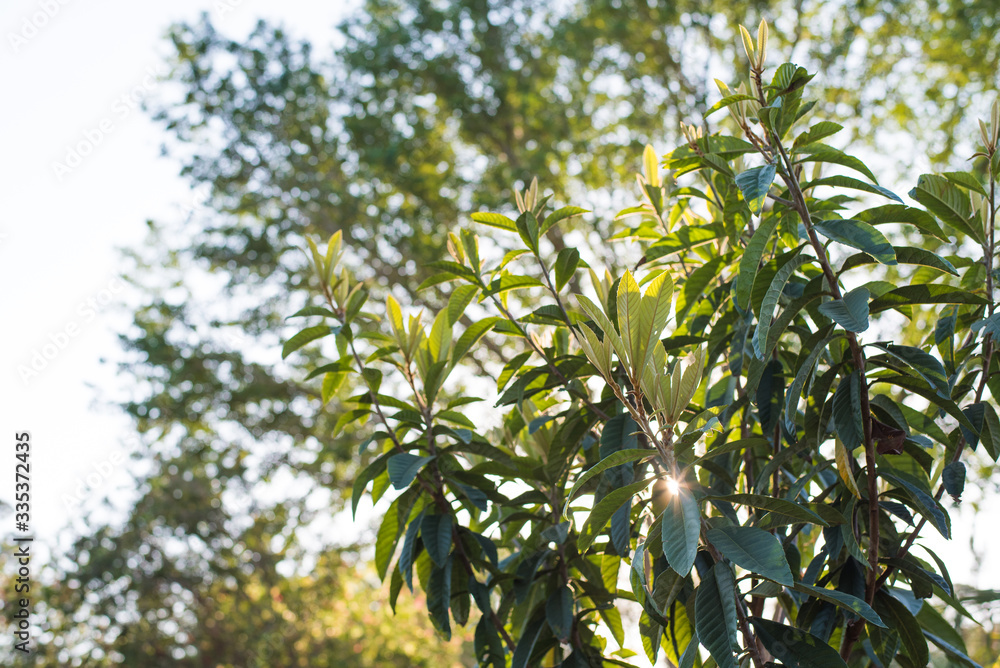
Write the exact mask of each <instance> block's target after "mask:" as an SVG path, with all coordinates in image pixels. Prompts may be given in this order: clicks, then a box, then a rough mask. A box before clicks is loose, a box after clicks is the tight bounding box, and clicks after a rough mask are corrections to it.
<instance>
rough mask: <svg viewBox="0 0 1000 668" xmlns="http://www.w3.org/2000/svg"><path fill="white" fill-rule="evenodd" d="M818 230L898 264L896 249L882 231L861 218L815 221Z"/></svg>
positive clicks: (828, 237) (889, 262) (880, 259)
mask: <svg viewBox="0 0 1000 668" xmlns="http://www.w3.org/2000/svg"><path fill="white" fill-rule="evenodd" d="M813 227H814V228H816V231H817V232H819V233H820V234H822V235H823V236H825V237H826V238H827V239H831V240H833V241H836V242H838V243H841V244H844V245H845V246H850V247H851V248H857V249H858V250H860V251H864V252H865V253H868V254H869V255H871V256H872V257H873V258H875V259H876V260H878V261H879V262H881V263H882V264H887V265H893V264H896V251H895V250H893V248H892V245H891V244H890V243H889V242H888V241H887V240H886V238H885V237H884V236H882V233H881V232H879V231H878V230H876V229H875V228H874V227H872V226H871V225H869V224H868V223H863V222H861V221H860V220H854V219H850V218H847V219H844V220H820V221H816V222H815V223H813Z"/></svg>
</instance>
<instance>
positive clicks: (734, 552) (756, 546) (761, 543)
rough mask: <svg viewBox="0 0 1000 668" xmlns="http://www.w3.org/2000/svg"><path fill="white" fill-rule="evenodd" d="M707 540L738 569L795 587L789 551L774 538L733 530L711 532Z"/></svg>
mask: <svg viewBox="0 0 1000 668" xmlns="http://www.w3.org/2000/svg"><path fill="white" fill-rule="evenodd" d="M707 536H708V541H709V542H710V543H712V545H714V546H715V547H716V548H717V549H718V550H719V552H721V553H722V554H723V556H725V557H726V558H727V559H729V560H730V561H732V562H733V563H734V564H736V565H737V566H741V567H743V568H745V569H747V570H748V571H750V572H751V573H755V574H757V575H761V576H763V577H765V578H767V579H768V580H774V581H775V582H777V583H779V584H783V585H785V586H787V587H791V586H792V585H793V584H794V583H795V580H793V579H792V572H791V570H790V569H789V568H788V560H787V559H786V558H785V551H784V550H783V549H782V548H781V543H780V542H779V541H778V539H777V538H775V537H774V535H772V534H769V533H768V532H766V531H764V530H762V529H757V528H754V527H740V526H729V527H722V528H719V529H711V530H710V531H709V532H708V534H707Z"/></svg>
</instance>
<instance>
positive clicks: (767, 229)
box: [736, 216, 780, 311]
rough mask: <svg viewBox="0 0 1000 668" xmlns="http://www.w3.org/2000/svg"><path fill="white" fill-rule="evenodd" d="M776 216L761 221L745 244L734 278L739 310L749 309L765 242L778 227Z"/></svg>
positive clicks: (765, 245) (765, 246)
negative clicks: (751, 292) (737, 271)
mask: <svg viewBox="0 0 1000 668" xmlns="http://www.w3.org/2000/svg"><path fill="white" fill-rule="evenodd" d="M779 220H780V218H779V217H778V216H769V217H767V218H766V219H764V220H762V221H761V223H760V227H758V228H757V231H756V232H754V233H753V237H751V238H750V242H749V243H747V247H746V249H745V250H744V251H743V257H741V258H740V269H739V273H738V274H737V277H736V303H737V304H738V305H739V307H740V308H741V309H743V310H744V311H746V310H747V309H748V308H749V307H750V291H751V290H752V288H753V283H754V279H755V278H756V276H757V270H758V269H759V268H760V260H761V258H762V257H763V255H764V249H765V248H767V242H768V241H770V239H771V235H772V234H773V233H774V230H775V229H776V228H777V227H778V221H779Z"/></svg>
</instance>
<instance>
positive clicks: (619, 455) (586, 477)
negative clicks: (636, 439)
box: [566, 448, 654, 509]
mask: <svg viewBox="0 0 1000 668" xmlns="http://www.w3.org/2000/svg"><path fill="white" fill-rule="evenodd" d="M653 455H654V453H653V451H652V450H648V449H645V448H642V449H633V450H619V451H618V452H613V453H611V454H610V455H608V456H607V457H605V458H604V459H602V460H601V461H600V462H598V463H597V464H594V465H593V466H591V467H590V468H589V469H587V470H586V471H585V472H584V473H583V475H581V476H580V477H579V478H577V480H576V482H575V483H574V484H573V487H572V488H571V489H570V490H569V494H567V495H566V506H567V509H568V508H569V502H570V501H572V500H573V498H574V497H575V496H576V494H577V492H579V491H580V489H581V488H582V487H583V486H584V485H586V484H587V483H588V482H589V481H590V480H592V479H593V478H594V476H596V475H600V474H601V473H603V472H604V471H606V470H608V469H609V468H611V467H613V466H621V465H622V464H628V463H629V462H634V461H637V460H639V459H645V458H647V457H652V456H653Z"/></svg>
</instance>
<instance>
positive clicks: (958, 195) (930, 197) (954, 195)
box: [910, 174, 982, 243]
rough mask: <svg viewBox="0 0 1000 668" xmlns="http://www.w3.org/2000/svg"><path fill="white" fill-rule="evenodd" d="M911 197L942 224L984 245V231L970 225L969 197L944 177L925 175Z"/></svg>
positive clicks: (911, 193) (970, 207)
mask: <svg viewBox="0 0 1000 668" xmlns="http://www.w3.org/2000/svg"><path fill="white" fill-rule="evenodd" d="M910 197H912V198H913V199H915V200H917V201H918V202H920V203H921V204H923V205H924V206H925V207H926V208H927V210H928V211H930V212H931V213H933V214H934V215H935V216H937V217H938V218H939V219H940V220H941V222H943V223H944V224H945V225H948V226H950V227H951V228H952V229H955V230H957V231H959V232H961V233H962V234H965V235H966V236H969V237H972V238H973V239H975V240H976V241H978V242H980V243H982V230H980V229H978V226H977V225H975V224H970V220H969V219H970V218H972V215H973V214H972V204H971V203H970V202H969V195H968V194H967V193H965V192H964V191H962V190H961V189H959V188H958V186H956V185H955V184H953V183H952V182H950V181H949V180H948V179H946V178H944V177H943V176H938V175H936V174H924V175H922V176H921V177H920V178H919V179H917V187H916V188H914V189H913V190H911V191H910Z"/></svg>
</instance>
